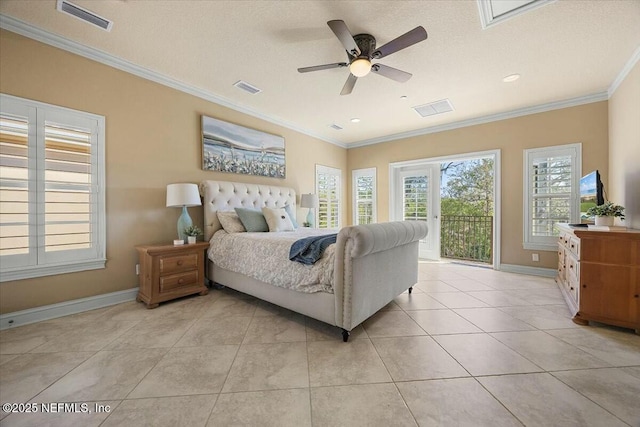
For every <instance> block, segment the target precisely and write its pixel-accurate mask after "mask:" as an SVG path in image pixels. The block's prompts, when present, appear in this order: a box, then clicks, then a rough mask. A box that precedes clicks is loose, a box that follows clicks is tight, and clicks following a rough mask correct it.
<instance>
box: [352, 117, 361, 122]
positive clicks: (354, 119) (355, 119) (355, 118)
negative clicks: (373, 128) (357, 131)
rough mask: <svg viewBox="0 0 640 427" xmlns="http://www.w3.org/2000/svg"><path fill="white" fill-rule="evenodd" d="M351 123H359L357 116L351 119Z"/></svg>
mask: <svg viewBox="0 0 640 427" xmlns="http://www.w3.org/2000/svg"><path fill="white" fill-rule="evenodd" d="M351 123H360V119H359V118H357V117H354V118H353V119H351Z"/></svg>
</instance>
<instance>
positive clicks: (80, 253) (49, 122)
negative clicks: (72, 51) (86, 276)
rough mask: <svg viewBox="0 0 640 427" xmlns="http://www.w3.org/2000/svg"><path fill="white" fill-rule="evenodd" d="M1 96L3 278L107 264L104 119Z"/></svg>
mask: <svg viewBox="0 0 640 427" xmlns="http://www.w3.org/2000/svg"><path fill="white" fill-rule="evenodd" d="M0 96H1V98H0V99H1V101H2V104H1V107H0V195H1V196H2V197H1V199H0V261H2V266H1V270H0V271H1V272H2V281H6V280H17V279H22V278H28V277H38V276H45V275H50V274H60V273H65V272H72V271H81V270H87V269H94V268H103V267H104V261H105V260H104V254H105V227H104V221H105V218H104V216H105V213H104V191H101V188H100V187H101V183H102V182H104V117H102V116H96V115H93V114H89V113H84V112H80V111H74V110H68V109H65V108H60V107H55V106H51V105H48V104H43V103H39V102H35V101H30V100H25V99H21V98H16V97H11V96H7V95H0Z"/></svg>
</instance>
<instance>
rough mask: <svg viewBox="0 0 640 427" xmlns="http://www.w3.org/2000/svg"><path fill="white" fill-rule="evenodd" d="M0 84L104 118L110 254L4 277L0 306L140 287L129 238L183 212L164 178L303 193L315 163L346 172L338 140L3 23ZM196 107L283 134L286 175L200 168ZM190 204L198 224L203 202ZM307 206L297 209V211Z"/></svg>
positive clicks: (143, 237)
mask: <svg viewBox="0 0 640 427" xmlns="http://www.w3.org/2000/svg"><path fill="white" fill-rule="evenodd" d="M0 92H2V93H6V94H10V95H14V96H19V97H23V98H28V99H33V100H36V101H41V102H46V103H50V104H55V105H60V106H64V107H68V108H72V109H77V110H82V111H88V112H91V113H95V114H101V115H104V116H105V117H106V126H107V128H106V202H107V204H106V213H107V259H108V261H107V267H106V268H105V269H103V270H96V271H89V272H82V273H72V274H62V275H58V276H49V277H42V278H37V279H29V280H19V281H13V282H4V283H0V313H7V312H13V311H17V310H23V309H27V308H32V307H38V306H42V305H47V304H53V303H57V302H61V301H67V300H72V299H76V298H83V297H88V296H93V295H99V294H104V293H109V292H115V291H120V290H124V289H130V288H133V287H136V286H137V276H136V275H135V264H136V262H137V255H136V251H135V249H134V246H135V245H139V244H147V243H156V242H169V241H171V240H172V239H173V238H174V235H175V234H176V229H175V227H176V221H177V219H178V216H179V214H180V211H179V209H173V208H166V207H165V205H164V204H165V191H166V185H167V184H169V183H172V182H194V183H197V182H199V181H201V180H204V179H222V180H234V181H243V182H258V183H266V184H272V185H286V186H291V187H293V188H295V189H296V190H297V191H298V192H299V193H301V192H313V191H314V182H315V164H316V163H320V164H323V165H327V166H332V167H335V168H340V169H342V170H343V173H345V171H346V166H347V154H346V150H345V149H343V148H340V147H337V146H335V145H332V144H328V143H326V142H323V141H320V140H317V139H314V138H312V137H309V136H306V135H303V134H300V133H297V132H295V131H293V130H290V129H286V128H283V127H281V126H277V125H275V124H272V123H269V122H265V121H262V120H259V119H256V118H254V117H251V116H247V115H245V114H242V113H239V112H237V111H234V110H231V109H228V108H224V107H221V106H219V105H217V104H213V103H211V102H207V101H204V100H202V99H200V98H196V97H194V96H191V95H187V94H185V93H181V92H179V91H176V90H173V89H170V88H167V87H165V86H162V85H159V84H156V83H153V82H150V81H148V80H144V79H141V78H138V77H135V76H133V75H131V74H128V73H125V72H122V71H119V70H116V69H114V68H111V67H108V66H105V65H102V64H99V63H96V62H94V61H90V60H88V59H85V58H82V57H79V56H76V55H73V54H70V53H68V52H65V51H62V50H59V49H55V48H52V47H50V46H47V45H44V44H42V43H39V42H36V41H33V40H30V39H27V38H24V37H22V36H19V35H16V34H14V33H10V32H7V31H2V32H1V33H0ZM202 114H205V115H208V116H211V117H216V118H220V119H222V120H226V121H229V122H233V123H238V124H241V125H244V126H248V127H251V128H254V129H259V130H262V131H265V132H269V133H273V134H276V135H282V136H284V138H285V141H286V142H285V143H286V156H287V177H286V179H284V180H280V179H271V178H256V177H251V176H243V175H235V174H225V173H215V172H205V171H203V170H201V162H202V155H201V150H202V147H201V137H200V117H201V115H202ZM343 192H346V182H345V186H344V189H343ZM189 212H190V214H191V216H192V218H193V219H194V223H195V224H197V225H199V226H200V227H202V212H201V209H198V208H190V209H189ZM305 214H306V209H300V210H299V211H298V219H300V220H302V219H303V218H304V216H305ZM344 221H345V219H343V222H344Z"/></svg>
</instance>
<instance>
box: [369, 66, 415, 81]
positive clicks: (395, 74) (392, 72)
mask: <svg viewBox="0 0 640 427" xmlns="http://www.w3.org/2000/svg"><path fill="white" fill-rule="evenodd" d="M371 72H372V73H376V74H380V75H381V76H384V77H386V78H389V79H391V80H395V81H397V82H400V83H404V82H406V81H407V80H409V79H410V78H411V76H413V74H411V73H407V72H406V71H402V70H398V69H397V68H393V67H388V66H386V65H382V64H373V66H372V67H371Z"/></svg>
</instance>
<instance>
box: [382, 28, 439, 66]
mask: <svg viewBox="0 0 640 427" xmlns="http://www.w3.org/2000/svg"><path fill="white" fill-rule="evenodd" d="M426 39H427V30H425V29H424V28H423V27H416V28H414V29H413V30H411V31H409V32H407V33H404V34H403V35H401V36H400V37H398V38H395V39H393V40H391V41H390V42H389V43H387V44H385V45H383V46H380V47H379V48H378V49H376V50H375V51H374V52H373V55H371V57H372V58H375V59H380V58H384V57H385V56H389V55H391V54H392V53H396V52H397V51H399V50H402V49H404V48H406V47H409V46H411V45H414V44H416V43H418V42H421V41H422V40H426Z"/></svg>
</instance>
